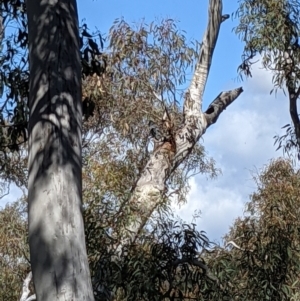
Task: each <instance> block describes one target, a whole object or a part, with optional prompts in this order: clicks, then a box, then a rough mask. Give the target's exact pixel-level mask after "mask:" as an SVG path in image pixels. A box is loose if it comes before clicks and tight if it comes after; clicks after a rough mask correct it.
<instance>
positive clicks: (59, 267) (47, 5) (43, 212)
mask: <svg viewBox="0 0 300 301" xmlns="http://www.w3.org/2000/svg"><path fill="white" fill-rule="evenodd" d="M27 13H28V35H29V63H30V64H29V68H30V94H29V111H30V117H29V180H28V203H29V209H28V219H29V246H30V260H31V268H32V274H33V280H34V285H35V292H36V297H37V300H39V301H53V300H56V301H62V300H73V301H83V300H85V301H93V300H94V295H93V290H92V285H91V279H90V272H89V266H88V260H87V254H86V247H85V235H84V226H83V218H82V212H81V202H82V185H81V168H82V166H81V122H82V121H81V120H82V112H81V109H82V103H81V64H80V54H79V29H78V16H77V6H76V0H43V1H37V0H27Z"/></svg>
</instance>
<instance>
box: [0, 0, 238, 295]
mask: <svg viewBox="0 0 300 301" xmlns="http://www.w3.org/2000/svg"><path fill="white" fill-rule="evenodd" d="M25 9H27V13H28V22H29V23H28V31H29V32H28V36H27V33H26V31H20V32H19V34H18V39H17V41H18V42H20V43H22V46H24V45H25V46H24V47H25V48H26V45H27V44H26V43H27V40H26V39H27V38H28V40H29V54H30V55H29V58H30V60H29V62H30V69H29V72H27V73H26V72H25V73H22V74H21V75H20V76H19V77H16V75H15V73H11V72H10V73H11V74H12V75H11V78H10V77H9V76H8V78H10V79H11V81H10V83H11V82H13V79H18V80H16V82H18V83H19V82H22V83H25V89H23V90H22V91H25V92H26V84H28V75H30V85H29V91H30V93H29V114H28V111H26V105H25V104H24V103H26V99H27V98H26V97H28V96H26V94H25V96H24V95H23V94H20V91H21V90H20V86H17V87H15V86H11V87H9V89H10V91H14V93H13V94H12V95H8V96H9V97H8V98H10V99H13V101H15V102H13V106H12V108H13V110H14V112H13V114H12V117H10V118H9V119H8V120H7V116H8V115H6V114H3V115H2V119H3V122H4V123H5V122H6V124H5V127H6V126H9V127H11V128H12V129H13V131H10V133H14V134H13V135H12V134H11V135H3V139H4V140H5V141H6V140H9V143H8V144H5V147H8V148H9V149H10V150H12V151H14V152H17V151H18V150H19V140H18V139H20V137H21V138H24V140H26V132H25V133H23V131H21V130H22V129H24V124H25V125H26V123H27V122H29V170H28V173H29V181H28V188H29V189H28V191H29V195H28V200H29V236H30V253H31V258H32V262H31V264H32V271H33V279H34V282H35V289H36V293H37V298H38V299H39V298H41V299H45V300H47V299H53V298H58V299H59V298H63V295H64V297H65V296H67V298H69V297H70V298H71V296H72V297H74V299H76V298H78V299H82V298H86V299H87V300H92V299H93V295H92V290H91V285H90V277H89V271H88V262H87V257H86V253H85V240H84V235H83V223H82V217H81V214H82V213H81V208H82V207H81V103H80V102H81V101H83V109H84V110H85V109H87V111H86V113H85V114H84V121H85V123H84V125H83V128H84V136H83V139H84V145H85V146H86V147H88V146H89V147H90V149H89V150H93V148H94V151H95V153H94V156H87V157H86V158H87V160H86V161H85V162H84V163H85V168H86V170H87V169H88V167H90V166H91V164H94V165H93V166H94V167H95V170H97V172H98V174H101V173H103V172H104V173H106V179H108V181H106V182H105V183H101V182H100V183H97V185H98V187H97V188H96V189H95V190H94V191H95V192H97V191H98V194H99V201H100V202H102V201H103V200H105V201H106V202H107V201H110V206H114V204H118V199H117V198H115V197H116V196H117V197H119V198H120V199H121V201H122V202H121V203H119V204H121V205H120V206H119V207H117V214H116V215H114V216H113V218H111V219H109V221H108V222H109V223H105V222H106V221H107V220H106V218H107V217H106V213H107V211H105V212H103V211H101V210H100V211H99V210H98V209H99V208H97V206H94V207H93V203H92V202H89V203H87V204H86V205H85V206H84V208H83V209H84V210H86V212H87V213H89V212H88V210H90V212H92V213H93V214H94V215H93V220H92V222H91V224H92V225H94V224H95V223H96V222H95V219H96V220H97V223H98V224H99V220H101V219H103V224H102V225H101V227H102V229H103V228H104V229H105V230H107V231H104V232H105V235H109V234H111V238H110V239H111V240H112V241H116V240H117V243H116V245H114V247H115V248H116V249H117V250H119V249H120V248H122V246H125V245H126V244H127V243H129V244H132V243H133V242H137V240H138V239H139V238H140V234H141V233H142V232H143V231H145V232H147V231H146V230H145V225H146V223H147V222H148V220H149V219H150V217H151V216H152V214H153V212H155V211H156V210H159V209H160V208H163V207H164V206H166V204H167V203H168V201H169V200H170V196H171V194H172V193H173V192H174V191H176V189H177V188H178V186H177V185H179V188H180V189H179V190H181V195H180V196H181V197H182V195H183V193H182V192H183V191H184V189H183V188H184V185H182V183H183V184H185V183H186V182H185V181H184V180H185V179H186V178H185V177H184V176H183V175H182V174H183V173H184V172H185V171H186V170H188V171H190V170H193V169H194V168H196V170H197V171H203V170H204V171H210V170H212V171H213V172H214V170H213V169H212V168H211V167H212V165H211V164H210V162H208V164H207V161H205V160H203V148H202V147H201V146H199V144H198V142H199V139H200V137H201V136H202V135H203V134H204V133H205V131H206V129H207V128H208V127H209V126H210V125H212V124H213V123H215V122H216V121H217V119H218V117H219V115H220V114H221V112H222V111H223V110H224V109H226V108H227V107H228V105H230V104H231V103H232V102H233V101H234V100H235V99H236V98H237V97H238V96H239V95H240V93H241V92H242V88H237V89H234V90H232V91H228V92H222V93H220V94H219V95H218V96H217V98H216V99H215V100H214V101H213V102H212V103H211V105H210V106H209V107H208V108H207V110H206V111H205V110H203V108H202V98H203V92H204V88H205V85H206V81H207V77H208V74H209V69H210V65H211V63H212V56H213V52H214V48H215V45H216V42H217V38H218V34H219V30H220V27H221V23H222V22H223V21H225V20H226V19H227V18H228V17H229V16H228V15H223V14H222V1H221V0H210V2H209V22H208V26H207V29H206V32H205V34H204V38H203V41H202V43H201V45H200V47H199V49H198V50H197V52H194V51H193V50H192V49H189V47H187V46H186V45H184V50H185V52H181V51H180V48H182V47H181V46H183V45H181V46H180V43H183V42H184V41H182V37H181V36H178V35H177V36H176V33H174V31H173V30H172V22H168V21H167V22H166V23H165V24H164V25H163V26H162V27H161V28H159V30H157V31H156V33H157V34H158V35H160V36H158V40H159V39H160V40H162V41H163V42H165V41H167V42H168V43H169V44H168V45H169V46H171V47H165V45H164V44H163V43H162V47H161V48H157V47H155V46H153V47H152V48H151V49H150V53H151V51H152V53H151V54H152V58H150V59H147V58H148V54H147V55H145V47H146V46H147V47H148V46H149V45H148V44H147V43H146V36H147V33H146V32H144V31H143V28H142V27H141V30H139V31H137V32H134V31H133V30H131V29H130V28H129V27H128V26H127V25H126V23H124V22H120V23H119V25H120V26H119V27H118V26H116V27H115V28H114V29H113V30H112V31H111V33H110V41H111V44H110V47H109V51H111V53H110V52H108V53H103V52H100V51H99V49H98V47H97V45H96V43H95V39H94V36H93V35H91V34H90V33H88V32H87V26H86V25H83V27H82V29H81V37H80V38H79V35H78V28H77V13H76V5H75V1H60V2H51V1H48V2H47V1H46V2H42V3H38V4H36V2H35V1H33V0H31V1H28V2H27V6H26V7H25V6H24V10H25ZM22 13H23V10H22ZM22 17H23V15H22ZM23 21H24V20H23ZM26 21H27V20H26ZM24 22H25V21H24ZM21 23H22V22H21ZM22 24H23V23H22ZM24 24H25V25H24V26H26V23H24ZM170 26H171V30H170ZM50 27H51V30H50ZM43 30H44V31H45V33H46V34H45V35H44V34H43V33H44V32H43ZM154 32H155V31H154ZM173 38H177V42H176V41H173V42H172V40H174V39H173ZM172 43H173V44H172ZM100 44H101V38H100ZM9 45H10V44H9V43H8V44H7V47H8V48H7V49H10V48H9ZM95 45H96V46H95ZM133 45H134V47H136V48H135V52H133V51H132V47H133ZM168 45H167V46H168ZM80 47H81V49H82V56H81V58H80V55H79V48H80ZM118 49H122V51H121V52H119V53H118V51H117V50H118ZM172 49H173V50H174V52H173V53H172ZM146 50H149V49H146ZM8 53H11V54H14V51H8ZM170 55H171V57H170ZM172 55H173V56H172ZM189 56H190V59H189ZM25 57H26V56H25ZM193 57H196V58H197V62H196V67H195V72H194V75H193V79H192V81H191V84H190V86H189V88H188V89H187V91H186V92H185V93H184V96H183V100H184V101H183V102H184V105H183V108H180V106H179V105H178V101H177V99H176V97H175V96H174V95H175V93H174V92H175V86H176V84H177V82H178V83H180V82H182V81H183V80H184V72H182V70H183V69H180V68H181V67H182V65H180V64H181V62H186V63H187V64H190V63H191V61H192V60H193ZM170 58H171V63H170ZM80 59H81V63H82V66H81V69H80ZM155 61H156V65H155ZM157 62H159V63H160V67H159V68H157V70H156V68H154V67H155V66H157ZM177 63H178V65H177V66H176V64H177ZM124 65H126V66H127V70H126V68H125V69H124V68H123V67H124ZM128 66H129V67H130V68H131V69H130V68H128ZM174 66H175V69H174V68H173V67H174ZM178 67H179V68H178ZM25 68H26V62H25ZM172 68H173V69H172ZM177 69H179V71H177ZM80 70H81V75H82V76H83V79H84V83H83V85H84V88H86V87H87V89H85V90H84V97H83V99H81V80H80V78H81V76H80ZM149 70H150V76H149ZM3 74H4V75H5V76H4V77H5V78H6V74H5V73H3ZM16 74H17V75H18V73H16ZM147 75H148V76H149V77H148V78H146V76H147ZM13 76H14V77H13ZM26 76H27V77H26ZM170 79H171V80H170ZM20 80H21V81H20ZM176 81H177V82H176ZM107 82H108V83H109V85H108V86H109V88H107V87H106V86H105V84H106V83H107ZM4 83H5V82H4ZM5 84H6V83H5ZM91 88H93V91H91ZM118 91H121V94H118V93H119V92H118ZM170 95H171V96H172V95H173V102H172V101H171V97H170ZM128 98H130V99H131V101H130V102H124V100H126V99H128ZM165 98H167V99H168V100H165ZM16 100H18V101H16ZM105 100H107V101H105ZM147 100H148V102H147ZM97 101H100V105H97ZM122 101H123V103H122ZM116 103H119V104H121V103H122V104H123V108H124V112H122V111H121V110H120V107H119V109H118V110H116ZM18 104H19V105H18ZM129 106H130V107H129ZM8 107H9V106H8ZM128 107H129V108H128ZM6 108H7V106H6ZM24 108H25V109H24ZM121 108H122V106H121ZM137 108H138V109H140V110H136V109H137ZM20 109H23V111H22V112H23V115H22V114H21V115H20V114H18V112H20ZM150 109H151V110H150ZM148 110H150V113H149V111H148ZM145 112H146V113H145ZM1 113H3V112H1ZM134 114H136V118H135V119H133V118H132V116H133V115H134ZM15 116H22V118H23V119H22V120H21V123H14V122H15V120H14V119H13V118H14V117H15ZM26 117H27V119H26ZM97 117H98V122H95V121H96V120H97ZM93 118H94V119H93ZM108 121H110V123H107V122H108ZM7 123H8V124H7ZM21 124H22V125H23V127H22V126H21ZM148 125H150V126H148ZM140 129H142V131H141V132H142V133H143V135H142V136H141V138H142V139H141V140H138V142H136V141H135V140H134V139H132V138H133V137H134V136H135V135H137V133H138V132H139V130H140ZM146 129H147V130H146ZM111 130H113V131H114V130H115V132H113V134H114V135H112V132H111ZM146 131H148V133H149V132H150V133H151V137H152V140H153V142H154V145H153V146H152V147H151V146H150V147H149V143H148V142H149V137H148V136H149V135H146V134H145V133H146ZM92 133H96V141H94V142H93V141H91V140H92V137H94V136H93V135H92ZM3 134H6V132H5V131H3ZM97 135H101V137H102V138H103V137H104V139H103V140H102V145H101V146H102V147H101V152H99V151H98V149H97V143H99V140H97V138H98V137H99V136H98V137H97ZM105 136H106V137H105ZM116 138H122V139H123V141H122V143H120V142H119V141H118V140H117V139H116ZM128 141H130V143H131V144H128V143H127V142H128ZM96 142H97V143H96ZM100 142H101V141H100ZM112 145H116V146H118V145H119V146H121V147H120V148H116V150H117V151H118V152H116V153H115V156H114V157H111V156H110V155H107V153H109V152H110V149H109V148H108V147H107V146H110V147H111V146H112ZM129 148H131V149H129ZM3 149H4V147H3ZM84 152H85V151H84ZM124 154H126V158H127V159H128V161H125V163H124V162H122V155H124ZM84 155H85V153H84ZM23 159H24V158H23ZM112 159H113V160H112ZM137 159H138V160H137ZM199 159H200V166H199ZM201 159H202V161H201ZM5 160H6V157H5V156H3V161H4V162H5ZM135 161H137V162H138V163H135ZM25 162H26V158H25ZM114 163H118V164H116V165H115V166H117V168H114V167H115V166H114ZM128 163H131V164H128ZM197 163H198V166H197ZM112 167H113V168H112ZM10 171H11V170H8V173H6V174H4V176H7V174H9V175H11V174H13V175H15V173H16V172H15V171H13V172H12V173H10ZM111 171H119V176H123V183H122V184H123V186H121V187H122V188H124V189H123V194H121V193H120V190H119V191H117V190H116V189H115V190H114V192H117V193H118V195H117V194H112V193H110V191H109V189H110V188H112V187H114V186H113V185H114V183H115V184H116V183H117V182H118V181H116V178H117V177H116V176H114V174H113V173H111ZM25 174H26V173H25ZM85 175H87V176H91V180H92V181H94V180H95V178H94V177H93V176H94V175H93V174H92V173H90V174H87V173H85ZM18 176H20V177H21V178H22V177H23V174H21V175H18ZM18 176H17V178H18ZM24 184H25V185H26V181H24V182H22V185H24ZM103 184H104V185H103ZM180 185H181V186H180ZM100 188H101V189H100ZM103 188H104V189H105V188H106V189H108V191H109V192H108V193H107V194H106V195H105V198H102V191H103ZM167 193H168V194H167ZM108 196H111V198H109V197H108ZM90 201H91V198H90ZM107 208H109V207H107ZM110 208H111V207H110ZM128 208H129V209H130V213H129V214H127V211H126V210H127V209H128ZM91 209H93V210H91ZM97 210H98V211H97ZM96 213H98V215H95V214H96ZM87 215H88V214H87ZM124 217H126V218H124ZM116 221H117V222H119V224H120V225H121V226H120V228H118V229H114V228H112V226H111V225H113V224H114V222H116ZM100 223H101V222H100ZM114 230H115V231H114ZM107 232H108V233H107ZM87 234H88V232H87ZM87 238H88V239H89V237H88V236H87ZM120 238H122V239H121V240H120ZM94 239H95V237H94ZM140 242H142V239H140ZM88 244H89V241H88ZM54 255H55V256H54ZM193 262H196V261H193ZM62 263H64V264H62ZM197 264H198V265H199V266H201V261H197ZM202 267H203V268H204V267H205V266H203V265H202ZM78 271H81V273H79V272H78ZM100 272H101V271H100ZM75 282H76V283H77V284H76V285H75V284H74V283H75ZM57 288H58V289H57Z"/></svg>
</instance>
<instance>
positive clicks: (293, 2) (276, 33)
mask: <svg viewBox="0 0 300 301" xmlns="http://www.w3.org/2000/svg"><path fill="white" fill-rule="evenodd" d="M299 16H300V2H299V1H298V0H278V1H277V0H259V1H251V0H243V1H239V8H238V10H237V12H236V17H237V18H238V19H239V22H240V23H239V25H238V26H237V27H236V28H235V32H236V33H237V34H238V36H239V37H240V38H241V40H242V41H243V42H244V43H245V47H244V53H243V56H242V61H243V63H242V64H241V65H240V67H239V70H240V72H241V73H242V74H245V75H246V76H251V65H252V64H253V63H255V61H257V55H260V56H261V62H262V66H263V67H264V68H265V69H266V70H270V71H272V72H273V83H274V90H275V91H276V90H277V89H283V90H284V91H286V92H287V96H288V100H289V111H290V116H291V119H292V124H291V125H290V124H287V125H286V126H284V127H285V128H286V134H285V135H283V136H282V137H276V143H277V144H278V148H281V147H283V149H284V151H289V150H291V149H295V150H296V151H297V152H298V156H299V147H300V120H299V112H298V105H297V100H298V99H299V96H300V85H299V80H300V69H299V62H300V44H299V36H300V28H299V24H300V18H299ZM272 91H273V90H272ZM272 91H271V92H272Z"/></svg>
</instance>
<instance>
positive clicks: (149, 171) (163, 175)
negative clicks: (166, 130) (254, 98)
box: [121, 0, 243, 243]
mask: <svg viewBox="0 0 300 301" xmlns="http://www.w3.org/2000/svg"><path fill="white" fill-rule="evenodd" d="M227 18H228V15H223V16H222V1H221V0H210V2H209V21H208V26H207V29H206V32H205V34H204V38H203V43H202V46H201V49H200V53H199V59H198V62H197V65H196V69H195V73H194V76H193V79H192V81H191V84H190V87H189V88H188V90H187V92H186V94H185V101H184V112H183V116H184V122H183V124H182V127H181V128H180V129H178V130H176V131H175V130H174V131H171V132H172V134H171V135H169V136H170V137H163V138H164V139H162V140H161V141H160V142H159V143H158V145H157V146H156V148H155V149H154V151H153V153H152V154H151V155H150V158H149V160H148V162H147V164H146V166H145V167H144V169H143V171H142V173H141V175H140V178H139V179H138V181H137V183H136V187H135V189H134V190H133V193H132V196H131V198H130V200H129V203H130V206H131V208H132V214H131V218H132V220H131V221H130V222H129V225H127V227H125V228H126V229H124V232H122V233H121V235H122V243H124V242H128V239H129V240H130V241H131V242H134V241H135V240H136V239H137V237H138V236H139V233H140V232H141V230H142V229H143V227H144V226H145V224H146V222H147V221H148V219H149V217H150V216H151V214H152V213H153V211H154V210H155V209H156V208H157V206H159V204H161V203H163V202H164V201H165V192H166V181H167V180H168V178H169V177H170V175H171V174H172V172H173V171H174V170H175V169H176V168H177V167H178V166H179V165H180V164H181V163H182V162H183V161H184V160H185V159H186V158H187V157H188V155H189V154H190V153H191V151H192V149H193V147H194V146H195V144H196V143H197V142H198V141H199V139H200V137H201V136H202V135H203V134H204V133H205V131H206V129H207V127H208V126H210V125H211V124H213V123H214V122H216V120H217V119H218V117H219V115H220V114H221V113H222V111H223V110H225V109H226V107H227V106H229V105H230V104H231V103H232V102H233V101H234V100H235V99H236V98H237V97H238V96H239V95H240V94H241V93H242V91H243V90H242V88H237V89H235V90H232V91H228V92H222V93H221V94H220V95H219V96H218V97H217V98H216V99H215V100H214V101H213V102H212V104H211V105H210V107H209V108H208V110H207V111H206V112H205V113H203V111H202V96H203V92H204V88H205V85H206V81H207V76H208V73H209V69H210V65H211V62H212V56H213V52H214V48H215V45H216V42H217V38H218V34H219V29H220V25H221V23H222V22H223V21H224V20H226V19H227Z"/></svg>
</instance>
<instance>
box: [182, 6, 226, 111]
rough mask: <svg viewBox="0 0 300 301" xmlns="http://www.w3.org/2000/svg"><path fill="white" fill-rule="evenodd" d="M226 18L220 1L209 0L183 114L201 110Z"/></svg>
mask: <svg viewBox="0 0 300 301" xmlns="http://www.w3.org/2000/svg"><path fill="white" fill-rule="evenodd" d="M226 18H227V16H226V15H225V16H224V18H222V1H221V0H210V1H209V9H208V25H207V28H206V31H205V33H204V37H203V40H202V44H201V48H200V53H199V58H198V62H197V65H196V69H195V72H194V76H193V79H192V81H191V84H190V87H189V89H188V91H187V93H188V94H189V95H190V97H187V98H186V100H185V103H184V113H185V114H189V111H192V113H195V112H199V111H200V110H201V107H202V96H203V93H204V89H205V85H206V81H207V77H208V74H209V70H210V66H211V62H212V57H213V53H214V49H215V46H216V43H217V39H218V35H219V30H220V25H221V23H222V21H224V20H226Z"/></svg>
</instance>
